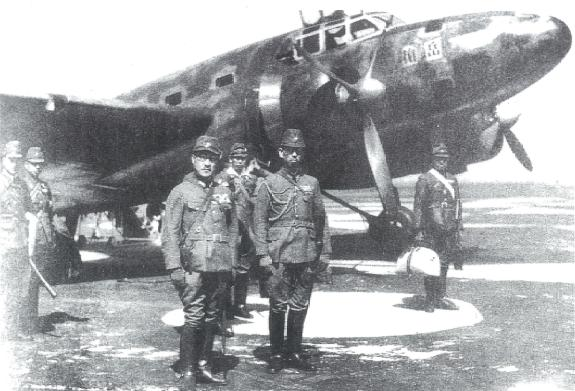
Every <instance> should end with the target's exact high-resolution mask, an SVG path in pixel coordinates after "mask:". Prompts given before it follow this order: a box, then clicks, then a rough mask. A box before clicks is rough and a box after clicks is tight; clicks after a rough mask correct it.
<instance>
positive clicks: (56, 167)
mask: <svg viewBox="0 0 575 391" xmlns="http://www.w3.org/2000/svg"><path fill="white" fill-rule="evenodd" d="M211 122H212V117H211V115H210V114H208V113H206V112H202V111H201V110H198V109H194V108H191V107H179V106H178V107H173V106H169V105H159V104H158V105H154V104H149V103H141V102H127V101H122V100H83V99H79V98H75V97H66V96H63V95H49V96H46V97H29V96H14V95H3V94H0V126H1V133H0V141H1V142H2V143H5V142H6V141H9V140H20V142H21V143H22V144H23V147H24V148H28V147H31V146H40V147H42V148H43V149H44V150H45V151H46V155H47V159H48V161H49V164H48V166H47V167H46V169H45V170H44V173H43V174H42V177H43V179H44V180H46V181H47V182H48V183H49V184H50V185H51V186H52V189H53V192H54V198H55V201H56V208H57V210H66V209H70V208H78V207H79V208H80V209H85V210H89V209H94V208H95V207H96V206H100V205H101V206H103V207H104V206H107V205H113V204H116V205H117V204H118V203H120V204H125V205H128V204H132V205H133V204H136V203H142V202H145V201H146V200H150V199H162V198H163V197H165V194H166V193H167V191H168V190H169V189H170V188H171V187H172V186H173V185H174V184H175V183H176V182H177V181H178V180H179V179H180V178H181V176H182V175H183V173H185V172H186V170H187V169H188V168H189V151H190V150H191V148H192V145H193V142H194V140H195V139H196V138H197V136H199V135H201V134H202V133H204V132H205V131H206V129H207V128H208V127H209V125H210V124H211Z"/></svg>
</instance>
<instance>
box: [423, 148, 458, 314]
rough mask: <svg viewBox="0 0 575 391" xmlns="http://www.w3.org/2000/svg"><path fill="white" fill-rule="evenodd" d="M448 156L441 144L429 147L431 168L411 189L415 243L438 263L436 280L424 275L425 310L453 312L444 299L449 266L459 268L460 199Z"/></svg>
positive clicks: (453, 306)
mask: <svg viewBox="0 0 575 391" xmlns="http://www.w3.org/2000/svg"><path fill="white" fill-rule="evenodd" d="M448 161H449V153H448V150H447V147H446V146H445V144H443V143H441V144H438V145H436V146H434V147H433V161H432V168H431V169H430V170H429V171H428V172H426V173H424V174H421V175H420V177H419V179H418V180H417V184H416V187H415V201H414V204H413V210H414V213H415V226H416V230H417V235H416V238H415V241H416V243H417V244H419V245H422V246H424V247H429V248H431V249H432V250H434V251H435V252H436V253H437V254H438V255H439V259H440V260H441V271H440V276H439V277H434V276H426V277H425V278H424V286H425V293H426V298H425V311H427V312H433V311H434V309H435V308H442V309H456V308H457V307H456V306H455V305H454V304H453V303H451V302H450V301H447V300H445V295H446V290H447V269H448V268H449V263H455V265H456V268H461V263H460V262H461V261H460V260H459V259H458V258H460V250H461V236H460V230H461V229H462V223H461V216H462V214H461V198H460V195H459V184H458V182H457V178H455V176H454V175H452V174H451V173H449V172H448V171H447V165H448Z"/></svg>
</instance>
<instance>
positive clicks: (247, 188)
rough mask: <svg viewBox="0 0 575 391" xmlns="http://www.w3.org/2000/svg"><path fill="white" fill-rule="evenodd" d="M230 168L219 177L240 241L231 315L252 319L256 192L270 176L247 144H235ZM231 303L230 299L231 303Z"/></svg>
mask: <svg viewBox="0 0 575 391" xmlns="http://www.w3.org/2000/svg"><path fill="white" fill-rule="evenodd" d="M229 159H230V166H229V167H228V168H227V169H226V170H225V171H224V172H222V173H221V175H220V178H221V179H222V180H225V181H227V182H228V183H229V184H230V186H231V188H232V191H233V194H234V204H235V210H236V214H237V217H238V225H239V234H240V242H239V244H238V257H237V260H238V264H237V266H236V268H235V275H234V290H233V292H234V294H233V305H232V308H231V312H232V315H234V316H238V317H240V318H246V319H251V318H252V315H251V314H250V312H249V310H248V309H247V308H246V297H247V292H248V285H249V272H250V269H251V268H252V266H253V265H254V264H255V263H256V261H257V259H256V256H255V245H254V242H253V238H254V235H255V234H254V228H253V212H254V201H255V189H256V186H257V184H258V181H259V180H261V179H259V178H261V177H266V176H268V175H269V174H270V173H269V172H268V171H266V170H264V169H261V168H259V167H257V166H254V165H257V161H256V158H255V156H253V154H252V155H250V151H249V150H248V147H247V146H246V145H245V144H244V143H235V144H234V145H232V148H231V150H230V155H229ZM230 301H231V300H230Z"/></svg>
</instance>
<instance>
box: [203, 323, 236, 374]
mask: <svg viewBox="0 0 575 391" xmlns="http://www.w3.org/2000/svg"><path fill="white" fill-rule="evenodd" d="M204 327H205V330H204V344H203V349H202V354H201V356H200V361H198V371H197V374H196V377H197V380H198V383H212V384H220V385H226V384H228V382H227V381H225V380H224V379H220V378H218V377H216V376H214V374H212V371H211V368H210V362H211V356H212V348H213V346H214V337H215V331H216V325H215V324H213V325H212V324H206V325H205V326H204Z"/></svg>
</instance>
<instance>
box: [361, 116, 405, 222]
mask: <svg viewBox="0 0 575 391" xmlns="http://www.w3.org/2000/svg"><path fill="white" fill-rule="evenodd" d="M363 141H364V143H365V150H366V152H367V159H368V160H369V166H370V167H371V173H372V174H373V179H374V181H375V186H376V188H377V192H378V193H379V198H380V199H381V202H382V204H383V205H384V207H385V213H386V214H387V215H390V216H395V215H396V214H397V210H398V199H397V197H396V195H395V190H394V187H393V182H392V178H391V172H390V170H389V166H388V164H387V158H386V156H385V151H384V150H383V146H382V143H381V139H380V137H379V134H378V133H377V129H376V128H375V125H374V123H373V120H372V119H371V117H370V116H369V115H365V117H364V119H363Z"/></svg>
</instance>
